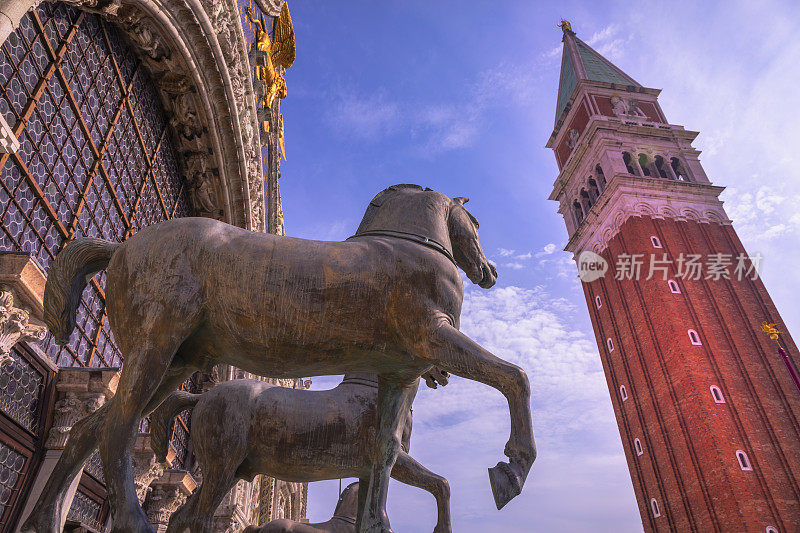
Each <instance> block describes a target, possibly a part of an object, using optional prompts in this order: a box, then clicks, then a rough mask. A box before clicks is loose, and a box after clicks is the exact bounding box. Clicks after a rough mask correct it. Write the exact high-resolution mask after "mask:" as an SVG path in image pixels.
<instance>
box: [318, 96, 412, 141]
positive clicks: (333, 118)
mask: <svg viewBox="0 0 800 533" xmlns="http://www.w3.org/2000/svg"><path fill="white" fill-rule="evenodd" d="M327 119H328V122H329V124H331V126H332V127H333V128H334V129H336V130H337V131H339V132H340V133H342V134H343V135H350V136H353V137H356V138H358V139H361V140H366V141H376V140H379V139H380V138H382V137H385V136H387V135H389V134H391V133H393V132H394V131H396V129H397V128H398V127H399V126H400V111H399V107H398V105H397V103H396V102H392V101H388V100H387V99H386V97H385V96H383V95H382V94H373V95H368V96H361V97H358V98H357V97H355V96H354V95H353V94H352V93H351V92H346V93H343V94H342V95H340V97H339V100H338V102H337V103H336V105H335V106H333V110H332V112H331V113H330V114H329V115H328V117H327Z"/></svg>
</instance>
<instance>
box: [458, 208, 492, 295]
mask: <svg viewBox="0 0 800 533" xmlns="http://www.w3.org/2000/svg"><path fill="white" fill-rule="evenodd" d="M451 202H452V203H451V205H450V214H449V216H448V219H447V226H448V231H449V232H450V244H451V246H452V247H453V258H454V259H455V260H456V264H457V265H458V266H459V268H461V270H463V271H464V273H465V274H466V275H467V277H468V278H469V280H470V281H471V282H472V283H475V284H477V285H478V286H480V287H482V288H484V289H488V288H489V287H491V286H492V285H494V284H495V282H496V281H497V269H496V268H495V267H494V265H492V264H491V263H490V262H489V260H488V259H486V254H484V253H483V248H482V247H481V243H480V240H479V239H478V219H476V218H475V217H474V216H472V213H470V212H469V211H467V209H466V208H465V207H464V204H465V203H467V202H469V198H464V197H457V198H453V199H452V200H451Z"/></svg>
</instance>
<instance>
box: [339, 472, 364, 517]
mask: <svg viewBox="0 0 800 533" xmlns="http://www.w3.org/2000/svg"><path fill="white" fill-rule="evenodd" d="M365 488H366V487H365ZM356 515H358V481H356V482H353V483H350V484H349V485H348V486H346V487H345V488H344V490H343V491H342V493H341V494H340V495H339V501H338V502H336V510H335V511H333V516H343V517H346V518H355V517H356Z"/></svg>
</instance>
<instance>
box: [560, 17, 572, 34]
mask: <svg viewBox="0 0 800 533" xmlns="http://www.w3.org/2000/svg"><path fill="white" fill-rule="evenodd" d="M558 27H559V28H561V29H562V30H563V31H565V32H566V31H568V32H570V33H575V32H574V31H572V24H570V23H569V21H568V20H566V19H561V23H560V24H558Z"/></svg>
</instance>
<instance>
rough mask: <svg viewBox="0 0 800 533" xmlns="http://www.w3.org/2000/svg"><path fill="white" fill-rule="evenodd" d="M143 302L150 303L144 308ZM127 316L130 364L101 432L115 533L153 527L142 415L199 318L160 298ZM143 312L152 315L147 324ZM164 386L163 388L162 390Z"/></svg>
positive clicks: (124, 332) (122, 337)
mask: <svg viewBox="0 0 800 533" xmlns="http://www.w3.org/2000/svg"><path fill="white" fill-rule="evenodd" d="M141 307H144V309H142V308H141ZM141 307H140V308H139V309H137V310H136V311H137V312H136V313H133V312H131V313H129V314H127V315H126V316H122V317H120V318H122V322H123V323H122V324H118V325H119V326H121V327H118V328H117V330H119V333H118V335H117V338H118V339H119V341H120V345H121V346H122V347H123V353H124V354H125V356H126V357H125V363H124V365H123V367H122V375H121V377H120V381H119V385H118V387H117V392H116V394H115V395H114V399H113V401H112V402H111V407H110V408H109V411H108V416H107V418H106V423H105V425H104V427H103V431H102V434H101V436H100V457H101V458H102V460H103V471H104V474H105V477H106V488H107V490H108V500H109V504H110V507H111V512H112V515H113V520H114V527H113V529H112V533H123V532H124V533H129V532H130V533H134V532H135V533H145V532H148V531H152V528H151V527H150V523H149V522H148V521H147V517H146V516H145V514H144V511H142V508H141V506H140V505H139V501H138V499H137V497H136V488H135V485H134V481H133V465H132V464H131V452H132V449H133V443H134V440H135V439H134V437H135V433H136V428H137V426H138V424H139V420H140V419H141V418H142V415H143V414H144V411H145V409H146V408H148V407H149V406H150V404H151V399H153V397H154V395H155V393H156V392H157V391H158V389H159V386H160V385H161V383H162V381H163V380H164V378H165V374H166V372H167V369H168V367H169V366H170V364H171V362H172V359H173V357H174V355H175V352H176V351H177V350H178V348H179V347H180V345H181V344H182V343H183V342H184V341H185V339H186V338H187V337H188V336H189V334H190V333H191V332H192V331H193V330H194V329H195V328H196V327H197V323H198V322H199V320H198V319H197V318H196V319H195V320H191V319H190V318H189V317H186V316H185V315H184V316H180V313H179V312H177V310H176V312H174V313H167V312H164V306H163V305H162V304H161V303H160V302H155V301H153V302H152V306H141ZM139 317H148V319H147V320H146V323H144V324H142V323H141V322H142V321H141V320H140V319H139ZM162 390H163V389H162Z"/></svg>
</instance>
